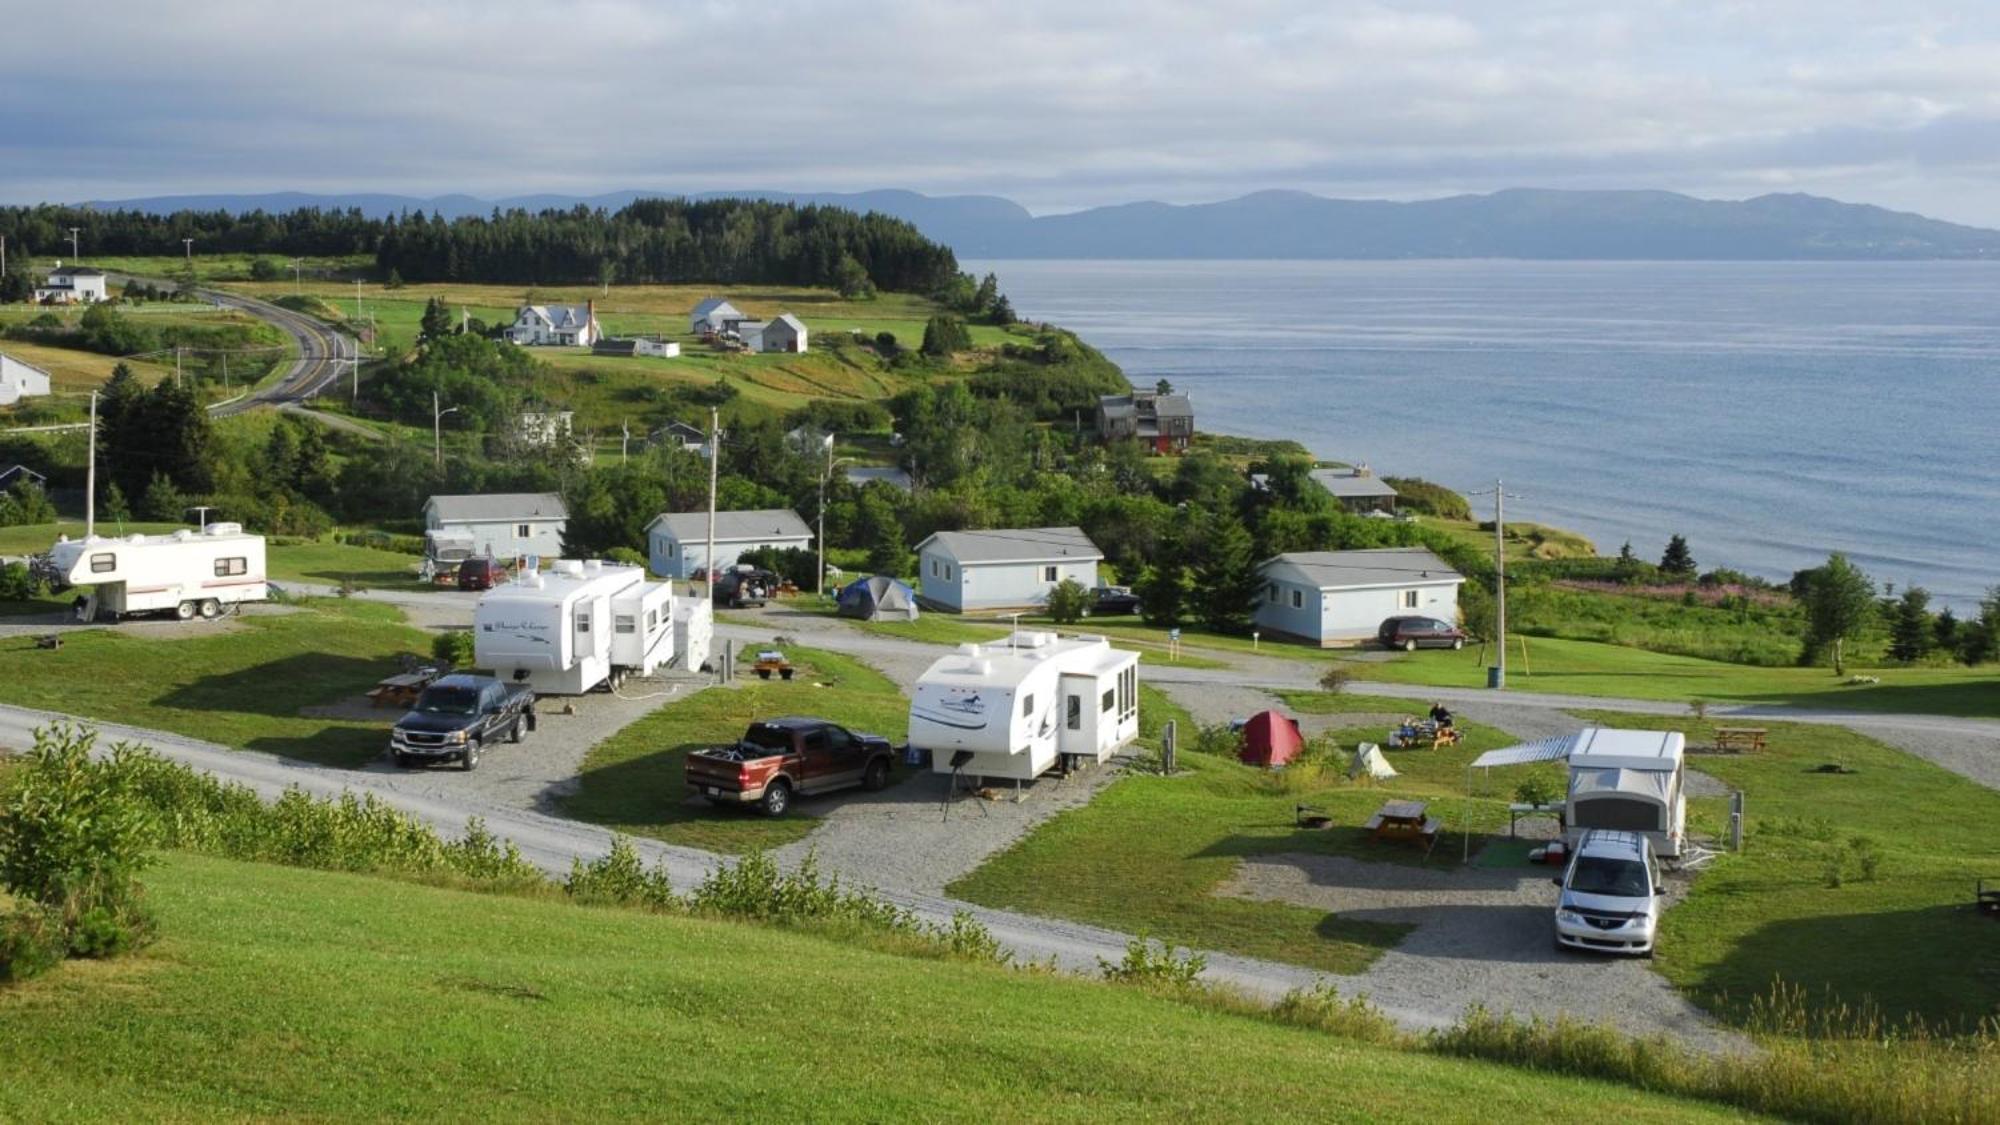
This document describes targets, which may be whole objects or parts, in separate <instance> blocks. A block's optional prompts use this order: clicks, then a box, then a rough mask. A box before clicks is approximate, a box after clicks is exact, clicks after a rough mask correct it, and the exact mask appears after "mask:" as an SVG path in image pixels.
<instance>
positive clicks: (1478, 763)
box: [1472, 734, 1577, 769]
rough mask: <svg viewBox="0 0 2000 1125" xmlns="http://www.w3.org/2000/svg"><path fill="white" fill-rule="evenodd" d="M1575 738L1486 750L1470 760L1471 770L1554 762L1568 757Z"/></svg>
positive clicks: (1538, 740) (1549, 739)
mask: <svg viewBox="0 0 2000 1125" xmlns="http://www.w3.org/2000/svg"><path fill="white" fill-rule="evenodd" d="M1576 739H1577V736H1576V735H1573V734H1559V735H1556V736H1555V737H1553V738H1538V739H1536V740H1535V741H1533V742H1523V743H1521V744H1520V745H1519V746H1509V747H1506V748H1505V749H1501V750H1488V751H1487V752H1486V753H1484V754H1481V755H1480V756H1479V757H1477V758H1474V759H1473V760H1472V765H1473V768H1475V769H1480V768H1485V767H1488V766H1526V765H1532V764H1534V763H1536V762H1555V761H1560V760H1562V759H1564V758H1567V757H1569V755H1570V751H1571V750H1573V749H1574V748H1575V747H1576Z"/></svg>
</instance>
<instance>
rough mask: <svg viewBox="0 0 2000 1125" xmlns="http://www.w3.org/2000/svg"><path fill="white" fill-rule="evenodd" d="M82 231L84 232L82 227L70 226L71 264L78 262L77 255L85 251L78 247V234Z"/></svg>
mask: <svg viewBox="0 0 2000 1125" xmlns="http://www.w3.org/2000/svg"><path fill="white" fill-rule="evenodd" d="M82 233H83V228H82V227H71V228H69V261H70V264H71V265H75V264H77V263H76V259H77V256H78V255H80V254H82V253H83V251H81V250H79V249H77V246H78V243H77V240H76V236H77V235H79V234H82Z"/></svg>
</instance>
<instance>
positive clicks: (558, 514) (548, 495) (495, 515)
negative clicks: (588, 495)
mask: <svg viewBox="0 0 2000 1125" xmlns="http://www.w3.org/2000/svg"><path fill="white" fill-rule="evenodd" d="M430 502H431V505H432V506H433V507H435V508H436V509H437V517H438V519H440V520H443V521H447V522H451V523H467V522H484V521H487V520H566V519H568V518H569V509H567V508H565V507H563V501H562V497H560V496H557V495H556V494H555V493H553V492H493V493H487V494H485V495H480V496H433V497H431V500H430Z"/></svg>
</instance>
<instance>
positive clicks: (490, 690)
mask: <svg viewBox="0 0 2000 1125" xmlns="http://www.w3.org/2000/svg"><path fill="white" fill-rule="evenodd" d="M533 729H535V693H534V691H533V689H531V688H529V687H528V685H526V684H506V683H502V682H500V681H499V680H496V679H494V678H493V677H491V676H472V675H452V676H445V677H442V678H440V679H438V680H437V681H436V682H434V683H432V684H431V686H429V687H427V688H425V689H424V693H423V694H422V695H420V696H418V697H417V703H416V706H414V707H412V708H411V709H410V711H409V713H408V714H406V715H404V716H403V717H402V718H400V719H397V720H396V725H395V726H394V727H391V728H390V730H389V756H390V757H391V758H392V759H394V760H395V763H396V764H397V765H399V766H412V765H416V764H419V763H424V762H438V761H449V760H452V759H457V761H458V768H460V769H464V770H469V769H472V768H473V767H474V766H477V765H478V764H479V751H480V748H481V747H483V746H484V745H485V744H486V743H488V742H490V741H492V740H494V739H498V738H504V739H506V740H507V741H509V742H519V741H521V740H522V739H523V738H526V737H527V735H528V732H529V731H531V730H533Z"/></svg>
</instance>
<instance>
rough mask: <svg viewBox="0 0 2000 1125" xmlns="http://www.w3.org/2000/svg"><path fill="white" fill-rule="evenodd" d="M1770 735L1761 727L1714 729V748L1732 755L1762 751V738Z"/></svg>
mask: <svg viewBox="0 0 2000 1125" xmlns="http://www.w3.org/2000/svg"><path fill="white" fill-rule="evenodd" d="M1770 733H1771V732H1770V731H1768V730H1766V729H1764V728H1763V727H1716V728H1715V748H1716V749H1717V750H1721V751H1726V752H1728V753H1732V754H1740V753H1742V752H1743V751H1746V750H1762V749H1763V748H1764V737H1765V736H1766V735H1768V734H1770Z"/></svg>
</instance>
